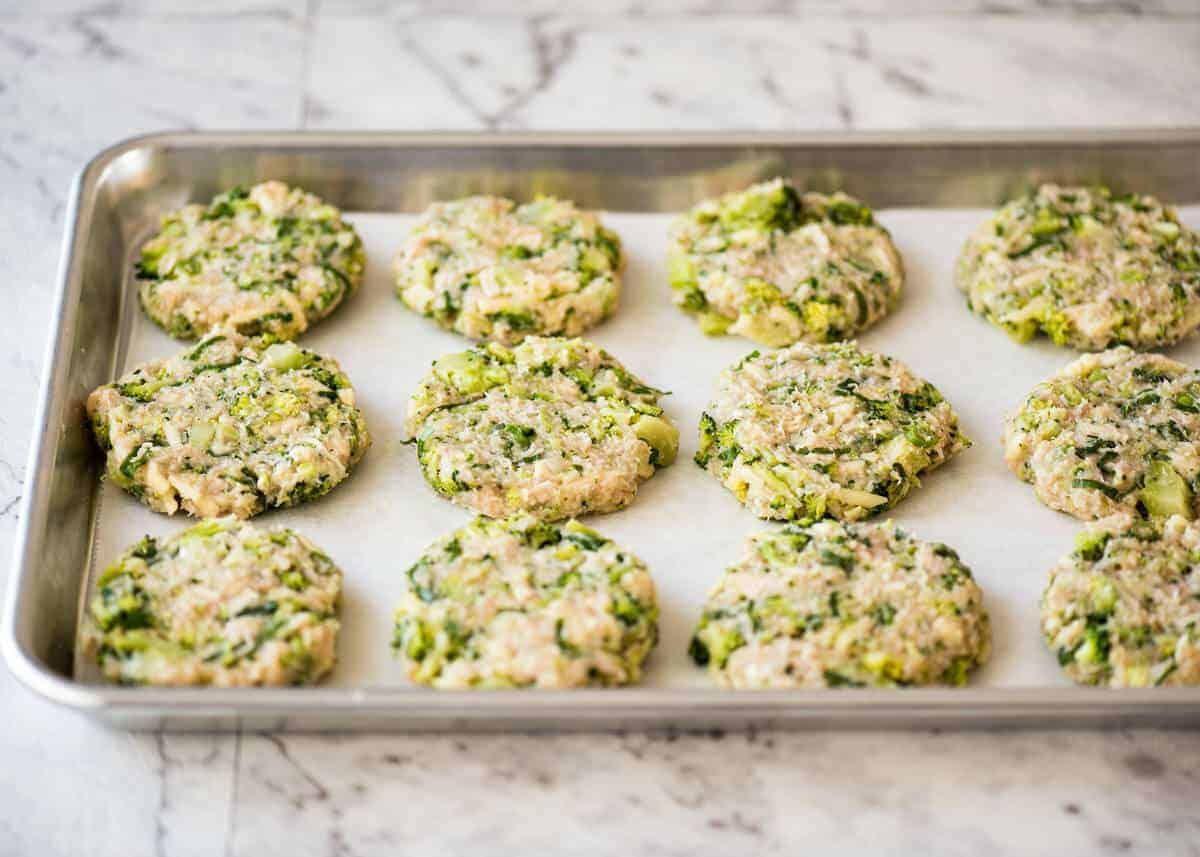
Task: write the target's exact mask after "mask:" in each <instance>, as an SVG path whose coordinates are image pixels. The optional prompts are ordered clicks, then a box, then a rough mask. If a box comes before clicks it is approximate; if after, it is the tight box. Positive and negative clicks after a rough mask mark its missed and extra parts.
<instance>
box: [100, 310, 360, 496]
mask: <svg viewBox="0 0 1200 857" xmlns="http://www.w3.org/2000/svg"><path fill="white" fill-rule="evenodd" d="M87 411H88V415H89V417H90V419H91V424H92V431H93V434H94V435H95V437H96V442H97V443H99V444H100V447H101V448H102V449H104V450H105V452H106V455H107V475H108V478H109V479H111V480H112V481H113V483H115V484H116V485H119V486H121V487H122V488H124V489H125V490H126V491H128V492H129V493H131V494H133V495H134V496H135V497H137V498H138V499H140V500H141V501H142V502H143V503H145V504H146V505H147V506H149V507H150V508H151V509H154V510H155V511H156V512H164V513H166V514H168V515H173V514H174V513H175V512H177V511H179V510H181V509H182V510H183V511H185V512H187V513H189V514H191V515H196V516H197V517H202V518H214V517H220V516H222V515H235V516H236V517H239V518H248V517H250V516H251V515H256V514H258V513H259V512H262V511H263V510H264V509H267V508H270V507H272V506H291V505H294V504H296V503H301V502H303V501H305V500H311V499H314V498H316V497H319V496H321V495H322V494H324V493H325V492H327V491H329V490H330V489H331V488H333V487H334V486H335V485H337V484H338V483H339V482H341V481H342V480H343V479H345V478H346V477H347V476H348V475H349V474H350V470H351V468H352V467H353V466H354V465H355V463H357V462H358V460H359V459H360V458H362V455H363V453H364V452H366V450H367V447H368V446H369V445H370V436H369V435H368V434H367V426H366V423H365V422H364V421H363V416H362V414H361V413H360V412H359V410H358V408H357V407H355V405H354V390H353V388H351V386H350V382H349V380H348V379H347V378H346V376H345V375H343V374H342V372H341V369H340V368H339V367H338V364H337V362H336V361H335V360H333V359H332V358H329V357H323V356H321V355H319V354H315V353H313V352H312V351H306V350H305V349H303V348H300V347H298V346H296V345H295V344H293V343H290V342H283V343H275V344H273V345H267V344H266V343H265V341H264V340H262V339H248V338H247V337H244V336H241V335H240V334H237V333H233V332H231V331H229V332H218V333H214V334H212V335H210V336H208V337H206V338H205V339H203V340H201V342H200V343H199V344H198V345H196V346H195V347H193V348H191V349H189V350H187V351H184V352H181V353H180V354H177V355H176V356H174V357H171V358H169V359H166V360H154V361H151V362H149V363H144V364H142V365H141V366H138V367H137V368H136V369H134V370H133V371H131V372H129V373H127V374H126V375H124V376H123V377H122V378H121V379H120V380H119V381H117V382H116V383H114V384H105V385H104V386H103V387H100V388H98V389H97V390H95V391H93V392H92V394H91V395H90V396H89V397H88V401H87Z"/></svg>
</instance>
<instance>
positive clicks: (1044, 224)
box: [956, 184, 1200, 351]
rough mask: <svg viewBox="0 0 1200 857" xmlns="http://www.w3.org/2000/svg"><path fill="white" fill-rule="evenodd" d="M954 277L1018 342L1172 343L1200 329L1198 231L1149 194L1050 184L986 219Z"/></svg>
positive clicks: (974, 304)
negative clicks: (1041, 337)
mask: <svg viewBox="0 0 1200 857" xmlns="http://www.w3.org/2000/svg"><path fill="white" fill-rule="evenodd" d="M956 282H957V284H958V288H959V289H960V290H962V291H963V292H965V293H966V295H967V305H968V306H969V307H970V308H971V309H972V310H973V311H974V312H977V313H979V314H980V315H982V316H983V317H984V318H986V319H988V321H990V322H992V323H993V324H995V325H996V326H998V327H1000V328H1002V329H1003V330H1005V331H1007V332H1008V334H1009V335H1010V336H1012V337H1013V338H1014V339H1016V340H1017V341H1018V342H1025V341H1027V340H1028V339H1030V338H1031V337H1033V336H1034V335H1036V334H1037V333H1038V332H1042V333H1045V334H1046V335H1047V336H1049V337H1050V338H1051V339H1052V340H1053V341H1054V342H1055V343H1057V344H1058V345H1067V346H1070V347H1072V348H1078V349H1080V350H1085V351H1098V350H1100V349H1103V348H1108V347H1110V346H1113V345H1131V346H1133V347H1134V348H1152V347H1157V346H1162V345H1170V344H1172V343H1175V342H1177V341H1179V340H1180V339H1182V338H1183V337H1185V336H1187V335H1188V334H1189V333H1191V332H1192V331H1194V330H1195V329H1196V327H1197V326H1200V237H1198V236H1197V233H1196V232H1194V231H1192V230H1190V229H1188V228H1187V227H1186V226H1183V225H1182V224H1180V222H1179V219H1178V217H1177V216H1176V214H1175V210H1174V209H1173V208H1171V207H1170V206H1166V205H1163V204H1162V203H1160V202H1159V201H1158V200H1157V199H1155V198H1154V197H1152V196H1145V195H1140V194H1129V195H1127V196H1120V197H1114V196H1112V195H1111V194H1110V193H1109V191H1108V189H1107V188H1102V187H1094V188H1086V187H1059V186H1057V185H1052V184H1046V185H1042V186H1041V187H1039V188H1038V189H1037V190H1036V191H1034V192H1032V193H1029V194H1027V195H1025V196H1023V197H1021V198H1020V199H1016V200H1014V201H1012V202H1010V203H1008V204H1007V205H1005V206H1004V207H1003V208H1001V209H1000V210H999V211H998V212H997V213H996V214H995V215H994V216H993V217H991V218H990V219H989V220H987V221H985V222H984V223H983V224H981V225H980V227H979V229H978V230H977V231H976V232H975V234H973V235H972V236H971V237H970V238H969V239H968V240H967V243H966V246H965V247H964V248H963V251H962V256H961V257H960V258H959V260H958V267H957V271H956Z"/></svg>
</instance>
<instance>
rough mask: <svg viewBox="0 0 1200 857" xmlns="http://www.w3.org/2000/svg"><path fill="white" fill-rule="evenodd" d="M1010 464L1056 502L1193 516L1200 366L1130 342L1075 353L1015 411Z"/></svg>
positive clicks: (1077, 511)
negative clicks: (1129, 345)
mask: <svg viewBox="0 0 1200 857" xmlns="http://www.w3.org/2000/svg"><path fill="white" fill-rule="evenodd" d="M1004 454H1005V460H1006V461H1007V462H1008V466H1009V468H1011V469H1012V471H1013V472H1014V473H1016V474H1017V475H1018V476H1020V477H1021V479H1023V480H1025V481H1026V482H1032V483H1033V488H1034V491H1035V492H1036V494H1037V496H1038V499H1039V500H1041V501H1042V502H1043V503H1045V504H1046V505H1047V506H1049V507H1050V508H1051V509H1058V510H1059V511H1062V512H1067V513H1069V514H1071V515H1074V516H1075V517H1077V518H1082V519H1084V520H1088V519H1092V518H1102V517H1105V516H1108V515H1111V514H1113V513H1115V512H1119V511H1122V510H1126V511H1128V510H1134V509H1136V510H1138V511H1140V512H1142V513H1144V514H1149V515H1152V516H1154V517H1166V516H1169V515H1183V516H1184V517H1186V518H1194V517H1195V516H1196V513H1197V511H1198V506H1197V499H1196V495H1197V493H1198V492H1200V371H1197V370H1195V369H1191V368H1189V367H1187V366H1184V365H1183V364H1182V363H1177V362H1175V361H1174V360H1170V359H1168V358H1166V357H1163V356H1162V355H1160V354H1139V353H1137V352H1136V351H1133V350H1132V349H1130V348H1126V347H1124V346H1122V347H1120V348H1113V349H1110V350H1109V351H1105V352H1102V353H1100V354H1087V355H1084V356H1083V357H1080V358H1079V359H1077V360H1075V361H1074V362H1073V363H1071V364H1070V365H1069V366H1067V367H1066V368H1065V369H1063V370H1062V371H1061V372H1059V373H1058V374H1057V375H1055V376H1054V377H1053V378H1051V379H1050V380H1048V381H1043V382H1042V383H1041V384H1039V385H1038V386H1037V387H1035V388H1034V390H1033V392H1032V393H1030V394H1029V396H1028V397H1027V398H1026V399H1025V402H1024V404H1022V405H1021V409H1020V410H1019V411H1017V413H1016V414H1014V415H1013V416H1011V417H1009V419H1008V421H1007V423H1006V425H1005V431H1004Z"/></svg>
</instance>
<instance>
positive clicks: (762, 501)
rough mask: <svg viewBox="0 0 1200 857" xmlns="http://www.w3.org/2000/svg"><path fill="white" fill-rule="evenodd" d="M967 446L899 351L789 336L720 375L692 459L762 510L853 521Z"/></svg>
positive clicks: (944, 406) (767, 514)
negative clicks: (777, 347)
mask: <svg viewBox="0 0 1200 857" xmlns="http://www.w3.org/2000/svg"><path fill="white" fill-rule="evenodd" d="M969 445H970V441H969V440H968V439H967V438H966V437H965V436H964V435H963V434H962V432H961V431H959V428H958V415H957V414H955V413H954V410H953V408H951V407H950V404H949V403H948V402H946V401H945V400H944V399H943V398H942V394H941V393H939V392H938V390H937V388H936V387H934V386H933V385H932V384H930V383H929V382H928V381H924V380H922V379H920V378H918V377H917V376H916V375H914V374H913V373H912V372H911V371H910V370H909V368H908V367H907V366H905V365H904V364H903V363H901V362H900V361H898V360H895V359H893V358H891V357H886V356H884V355H882V354H875V353H873V352H870V351H863V350H860V349H859V348H858V346H857V345H856V344H855V343H853V342H848V343H835V344H828V345H806V344H796V345H793V346H792V347H791V348H787V349H783V350H781V351H771V352H768V353H766V354H760V353H759V352H757V351H755V352H752V353H751V354H750V355H749V356H748V357H746V358H745V359H744V360H742V361H741V362H739V363H737V364H735V365H734V366H732V367H730V368H729V369H726V370H725V371H724V372H723V373H721V377H720V380H719V381H718V383H717V395H716V398H715V399H714V400H713V402H712V404H711V405H709V407H708V410H706V411H705V412H704V413H703V414H701V416H700V446H699V449H698V451H697V452H696V463H697V464H699V465H700V466H701V467H704V468H706V469H707V470H708V471H709V472H710V473H712V474H713V475H714V476H716V477H717V478H718V479H720V480H721V482H722V483H723V484H724V485H725V487H727V488H728V489H729V490H731V491H732V492H733V493H734V494H735V495H736V496H737V498H738V500H739V501H741V502H742V503H744V504H745V505H746V507H747V508H749V509H750V510H751V511H752V512H754V514H756V515H758V516H759V517H761V518H773V519H777V520H798V519H804V518H813V519H816V518H821V517H823V516H826V515H828V516H830V517H834V518H840V519H842V520H846V521H854V520H858V519H860V518H864V517H867V516H868V515H872V514H875V513H877V512H880V511H882V510H884V509H889V508H891V507H892V506H894V505H895V504H896V503H898V502H899V501H900V500H901V498H903V497H904V496H905V495H906V494H908V492H909V491H910V490H911V489H912V488H913V487H914V486H916V485H919V484H920V481H919V479H918V476H919V474H921V473H924V472H925V471H927V470H930V469H932V468H934V467H937V466H938V465H939V464H941V463H942V462H944V461H946V460H947V459H948V458H950V457H951V456H953V455H955V454H957V453H958V452H960V451H962V450H963V449H965V448H966V447H967V446H969Z"/></svg>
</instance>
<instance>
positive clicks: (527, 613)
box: [392, 516, 658, 688]
mask: <svg viewBox="0 0 1200 857" xmlns="http://www.w3.org/2000/svg"><path fill="white" fill-rule="evenodd" d="M407 577H408V588H407V590H406V591H405V593H404V597H403V599H402V600H401V602H400V606H399V607H398V608H397V609H396V629H395V635H394V637H393V640H392V645H393V647H394V648H395V650H396V653H397V654H398V655H399V656H400V657H401V658H402V659H403V660H404V664H405V667H406V669H407V671H408V675H409V677H410V678H411V679H412V680H413V681H416V682H419V683H421V684H426V685H432V686H433V687H439V688H469V687H531V686H532V687H547V688H563V687H579V686H583V685H620V684H630V683H632V682H636V681H637V680H638V678H639V677H640V676H641V668H642V661H644V660H645V658H646V656H647V655H648V654H649V653H650V650H651V649H652V648H653V647H654V644H655V642H656V641H657V639H658V625H657V622H658V606H657V603H656V601H655V595H654V581H653V580H651V578H650V573H649V572H648V571H647V570H646V566H645V565H643V564H642V562H641V561H640V560H639V559H638V558H637V557H635V556H634V555H633V554H631V553H629V552H628V551H626V550H624V549H623V548H621V547H620V546H618V545H616V544H613V543H612V542H610V541H609V540H608V539H606V538H604V537H603V536H601V535H600V534H598V533H596V532H595V531H594V530H590V529H588V528H587V527H585V526H583V525H581V524H579V523H577V522H575V521H568V522H567V523H565V524H549V523H540V522H538V521H537V520H536V519H534V518H532V517H530V516H525V517H521V518H510V519H507V520H504V521H492V520H488V519H487V518H476V519H475V520H474V521H473V522H471V523H470V524H467V525H466V526H465V527H462V528H461V529H458V530H456V531H455V532H453V533H451V534H450V535H448V536H445V537H443V538H441V539H439V540H438V541H437V542H435V543H434V544H433V545H432V546H430V548H429V549H428V550H427V551H426V552H425V553H424V554H423V555H422V556H421V558H420V559H419V560H417V562H416V564H415V565H413V566H412V567H411V568H410V569H409V570H408V572H407Z"/></svg>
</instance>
